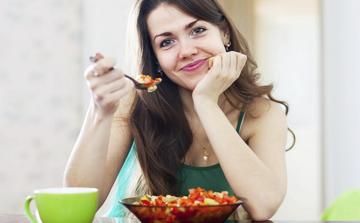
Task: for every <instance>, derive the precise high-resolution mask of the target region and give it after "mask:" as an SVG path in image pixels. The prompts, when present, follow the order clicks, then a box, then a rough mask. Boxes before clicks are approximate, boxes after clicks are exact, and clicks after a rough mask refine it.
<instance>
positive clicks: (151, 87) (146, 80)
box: [135, 74, 161, 92]
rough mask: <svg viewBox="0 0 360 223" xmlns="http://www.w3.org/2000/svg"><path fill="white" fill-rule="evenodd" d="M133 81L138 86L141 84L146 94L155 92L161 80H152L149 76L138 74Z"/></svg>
mask: <svg viewBox="0 0 360 223" xmlns="http://www.w3.org/2000/svg"><path fill="white" fill-rule="evenodd" d="M135 80H136V81H137V82H139V83H140V84H143V85H144V86H145V87H147V90H148V92H153V91H156V89H157V86H156V85H158V84H159V83H160V82H161V78H159V77H158V78H155V79H153V78H152V77H151V76H150V75H145V74H140V75H138V76H137V77H136V78H135Z"/></svg>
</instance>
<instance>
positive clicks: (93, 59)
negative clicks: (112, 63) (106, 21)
mask: <svg viewBox="0 0 360 223" xmlns="http://www.w3.org/2000/svg"><path fill="white" fill-rule="evenodd" d="M102 58H104V56H103V55H102V54H100V53H96V54H95V56H91V57H90V58H89V59H90V61H91V62H93V63H96V62H97V61H98V60H100V59H102ZM113 69H114V68H113V67H112V68H110V69H109V71H110V70H113ZM124 76H125V77H126V78H128V79H129V80H131V81H132V82H133V83H134V85H135V88H136V89H139V90H147V91H149V92H150V91H153V90H150V89H151V88H150V87H151V86H149V84H145V83H140V82H138V81H137V80H135V79H134V78H132V77H131V76H129V75H127V74H124ZM155 86H156V85H155Z"/></svg>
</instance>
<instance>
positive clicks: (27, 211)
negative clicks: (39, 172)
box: [24, 195, 38, 223]
mask: <svg viewBox="0 0 360 223" xmlns="http://www.w3.org/2000/svg"><path fill="white" fill-rule="evenodd" d="M34 198H35V197H34V196H33V195H31V196H27V197H26V200H25V206H24V211H25V215H26V217H27V218H28V219H29V220H30V222H31V223H38V222H37V220H36V218H35V216H34V215H33V214H32V213H31V210H30V203H31V201H32V200H33V199H34Z"/></svg>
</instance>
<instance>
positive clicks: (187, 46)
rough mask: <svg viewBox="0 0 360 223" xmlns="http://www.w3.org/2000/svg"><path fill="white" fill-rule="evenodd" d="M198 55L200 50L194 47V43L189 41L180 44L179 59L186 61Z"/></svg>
mask: <svg viewBox="0 0 360 223" xmlns="http://www.w3.org/2000/svg"><path fill="white" fill-rule="evenodd" d="M197 53H198V49H197V48H196V46H195V45H194V43H193V42H192V41H191V39H189V40H184V41H182V42H181V43H180V51H179V58H180V59H186V58H188V57H191V56H193V55H196V54H197Z"/></svg>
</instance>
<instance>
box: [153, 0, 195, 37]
mask: <svg viewBox="0 0 360 223" xmlns="http://www.w3.org/2000/svg"><path fill="white" fill-rule="evenodd" d="M194 20H196V18H195V17H193V16H190V15H188V14H186V13H184V12H183V11H181V10H180V9H179V8H177V7H176V6H173V5H169V4H166V3H162V4H160V5H159V6H158V7H157V8H155V9H154V10H153V11H152V12H151V13H150V14H149V16H148V18H147V25H148V30H149V34H150V37H154V36H155V35H157V34H160V33H163V32H172V31H176V30H178V29H183V27H185V25H187V24H189V23H191V22H193V21H194Z"/></svg>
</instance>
